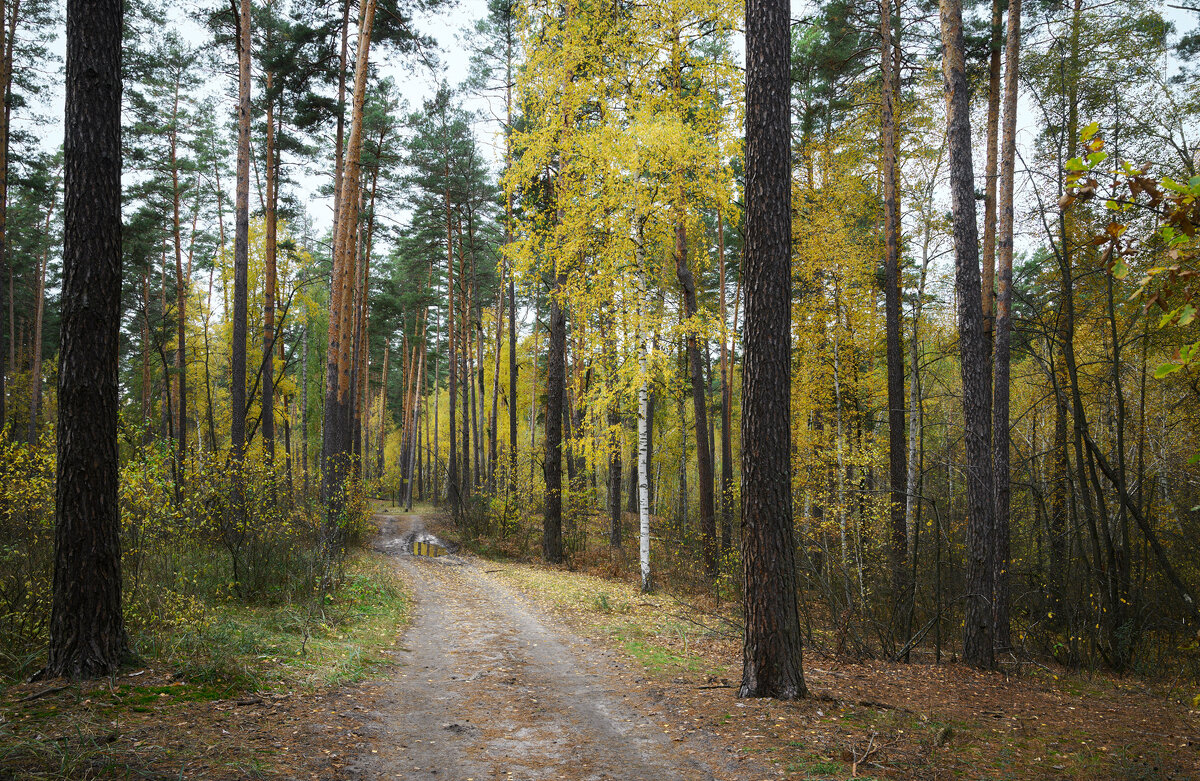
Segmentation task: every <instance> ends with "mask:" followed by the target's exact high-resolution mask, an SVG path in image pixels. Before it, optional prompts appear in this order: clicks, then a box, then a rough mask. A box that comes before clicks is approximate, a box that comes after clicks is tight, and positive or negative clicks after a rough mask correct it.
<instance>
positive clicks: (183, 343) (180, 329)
mask: <svg viewBox="0 0 1200 781" xmlns="http://www.w3.org/2000/svg"><path fill="white" fill-rule="evenodd" d="M178 119H179V84H178V83H176V84H175V93H174V104H173V106H172V109H171V152H170V155H171V161H170V165H171V212H172V214H171V227H172V230H171V234H172V236H171V237H172V241H173V244H174V249H175V394H176V400H175V410H176V412H177V416H176V420H175V439H176V456H175V459H176V464H175V498H176V501H178V500H179V491H180V488H181V487H182V486H183V482H184V459H185V457H186V455H187V294H188V279H187V277H186V275H185V274H184V273H183V228H182V226H181V224H180V217H179V211H180V208H179V201H180V193H179V157H178V145H179V133H178V130H177V128H178Z"/></svg>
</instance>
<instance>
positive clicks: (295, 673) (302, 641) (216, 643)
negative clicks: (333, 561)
mask: <svg viewBox="0 0 1200 781" xmlns="http://www.w3.org/2000/svg"><path fill="white" fill-rule="evenodd" d="M345 572H346V574H345V578H344V580H343V581H342V583H341V584H340V586H339V587H338V588H337V589H336V590H335V591H334V592H333V594H332V595H330V596H329V597H327V598H326V599H325V600H324V601H323V602H321V601H318V600H313V602H312V603H311V604H308V605H302V604H295V603H283V604H279V605H269V606H256V607H250V606H245V605H240V604H236V603H227V604H222V605H216V606H213V608H212V611H213V614H212V616H211V618H210V620H209V621H207V622H206V623H204V624H203V625H202V626H200V627H197V628H194V629H192V630H189V631H187V632H185V633H183V634H182V635H181V636H179V637H177V638H175V639H174V642H173V643H172V644H170V646H169V651H168V653H167V654H166V661H167V662H168V663H169V664H171V666H172V667H174V668H176V669H177V670H178V671H179V672H180V673H181V674H182V676H183V677H184V679H185V680H188V681H191V682H194V683H201V684H211V685H220V686H223V687H226V688H227V689H230V690H258V689H273V688H283V687H290V686H294V685H296V684H300V685H305V686H322V685H335V684H343V683H351V682H354V681H358V680H362V679H363V678H364V677H366V676H367V675H369V674H370V673H371V671H372V670H375V669H377V668H378V667H379V666H380V665H381V664H385V663H386V662H387V661H389V656H388V651H389V649H390V648H391V646H392V645H393V644H394V643H395V641H396V637H397V635H398V633H399V631H400V629H401V628H402V627H403V626H405V625H406V624H407V621H408V616H409V612H410V611H409V600H408V597H407V595H406V594H405V592H404V590H403V587H402V585H401V583H400V581H399V578H398V576H397V575H396V574H395V571H394V570H393V569H392V566H391V564H390V563H389V562H388V560H387V559H386V557H384V556H381V555H380V554H376V553H367V552H361V553H358V554H355V555H354V556H352V557H351V558H350V559H349V560H348V561H347V563H346V570H345Z"/></svg>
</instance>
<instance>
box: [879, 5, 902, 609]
mask: <svg viewBox="0 0 1200 781" xmlns="http://www.w3.org/2000/svg"><path fill="white" fill-rule="evenodd" d="M892 13H893V7H892V2H891V0H883V1H882V2H881V3H880V14H879V18H880V35H881V38H882V41H883V45H882V46H881V54H880V67H881V70H882V72H883V79H882V81H883V83H882V85H881V89H880V92H881V98H882V113H881V118H880V126H881V127H880V129H881V131H882V132H881V134H880V135H881V136H882V139H881V140H882V144H883V210H884V220H883V222H884V224H883V233H884V248H885V249H884V270H885V274H884V285H883V287H884V289H883V298H884V319H885V321H886V326H885V331H886V339H887V396H888V478H889V485H890V488H891V506H890V514H891V525H892V528H891V540H892V548H891V566H892V608H893V612H894V613H895V614H896V615H899V611H900V608H901V607H902V605H904V604H905V603H906V602H907V599H906V596H907V593H908V566H907V561H906V559H907V554H908V526H907V518H906V517H905V505H906V502H905V499H906V496H907V490H908V486H907V481H908V463H907V461H908V452H907V450H906V447H907V443H906V442H905V439H904V413H905V409H904V351H903V347H902V344H901V342H902V341H903V340H902V339H901V335H900V329H901V327H902V323H901V321H900V292H901V291H900V196H899V194H898V192H897V179H898V174H899V172H898V170H897V163H896V122H895V114H894V109H895V98H896V96H897V93H898V92H899V89H898V87H899V80H900V74H899V73H897V72H896V70H895V68H893V62H892V45H893V44H892Z"/></svg>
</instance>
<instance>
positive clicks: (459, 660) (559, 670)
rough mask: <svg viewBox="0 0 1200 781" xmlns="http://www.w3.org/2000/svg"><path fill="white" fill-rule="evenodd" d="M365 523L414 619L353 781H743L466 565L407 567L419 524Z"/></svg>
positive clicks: (620, 677)
mask: <svg viewBox="0 0 1200 781" xmlns="http://www.w3.org/2000/svg"><path fill="white" fill-rule="evenodd" d="M377 520H378V521H379V522H380V526H381V529H382V534H381V537H380V540H379V543H378V546H379V547H380V549H381V550H385V551H387V552H388V553H390V554H392V555H394V556H395V557H396V561H397V566H399V567H401V568H403V570H404V571H405V572H406V573H407V574H408V576H409V580H410V582H411V584H412V588H413V591H414V594H413V596H414V598H415V601H416V618H415V621H414V622H413V624H412V626H411V627H410V628H409V629H408V631H407V633H406V635H405V637H404V638H403V640H402V641H401V651H400V652H399V657H400V659H399V664H398V667H397V671H396V673H395V675H394V676H393V678H392V679H391V680H388V681H383V682H380V683H378V684H376V685H375V686H374V687H372V688H374V689H375V691H374V692H373V697H372V700H373V701H374V703H375V707H374V708H373V710H374V712H373V713H372V714H370V715H369V716H367V717H366V722H365V724H364V728H363V736H364V738H365V741H366V742H365V744H364V747H363V748H362V749H361V752H360V753H359V755H358V756H357V758H356V759H355V760H354V762H353V764H352V765H351V766H350V768H348V770H350V771H351V775H352V776H353V777H357V778H364V779H367V778H372V779H374V778H380V779H383V778H403V779H456V780H458V781H466V780H468V779H479V780H480V781H482V779H495V778H499V779H513V780H514V781H526V780H529V781H532V780H533V779H575V780H582V779H621V780H622V781H626V780H632V779H653V781H674V780H676V779H680V780H686V781H691V780H692V779H713V778H720V779H735V778H742V777H746V776H744V773H746V772H748V771H749V770H750V768H748V767H746V766H745V765H744V764H743V763H740V762H738V761H737V758H736V757H734V756H731V755H729V754H727V753H725V754H724V755H722V754H723V752H721V751H714V750H713V748H714V747H713V746H710V745H689V743H688V741H673V740H671V739H670V738H669V737H667V736H665V735H664V734H663V729H662V724H660V723H656V720H655V718H654V710H653V703H652V702H649V701H648V700H647V698H646V697H645V695H643V694H641V693H640V692H639V691H638V690H637V689H636V688H631V687H629V686H628V685H627V684H628V673H626V672H623V671H622V670H621V665H620V663H619V662H618V661H617V660H616V659H615V658H614V654H613V653H612V652H611V651H608V650H605V649H601V648H598V647H596V646H595V645H594V644H591V643H589V642H587V641H584V640H582V639H580V638H578V637H575V636H573V635H571V634H570V633H569V632H567V631H565V630H564V629H563V628H562V627H560V626H557V625H555V624H554V622H553V621H552V620H551V619H548V618H546V617H545V616H543V615H540V614H539V613H538V611H536V610H535V609H534V608H532V607H531V606H530V605H528V604H527V603H525V602H524V601H523V600H522V599H521V598H520V597H519V596H517V595H516V594H514V593H513V592H512V591H511V590H509V589H508V588H506V587H504V586H503V585H502V584H500V583H498V582H497V581H496V580H495V579H493V578H491V577H489V576H488V575H487V573H486V572H485V571H484V570H483V569H482V568H481V565H479V564H478V563H477V562H473V561H471V560H470V559H465V558H460V557H458V556H453V555H451V556H444V557H439V558H427V557H420V556H412V555H411V554H409V553H408V552H407V549H408V548H411V541H412V540H413V539H414V538H416V539H428V538H427V537H426V536H425V535H426V532H425V529H424V526H423V523H422V521H421V519H420V518H419V517H417V516H394V517H379V518H378V519H377ZM700 740H701V739H696V742H697V743H699V742H700ZM714 757H716V759H714ZM713 764H717V765H719V766H717V767H714V766H713ZM757 777H762V776H761V775H759V776H757Z"/></svg>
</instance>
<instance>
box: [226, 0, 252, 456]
mask: <svg viewBox="0 0 1200 781" xmlns="http://www.w3.org/2000/svg"><path fill="white" fill-rule="evenodd" d="M237 19H238V25H237V32H238V36H237V47H238V48H237V50H238V151H237V203H236V205H235V212H236V225H235V228H234V246H233V337H232V339H233V345H232V347H231V351H230V356H231V357H230V383H231V387H230V390H229V402H230V408H231V412H230V428H229V438H230V454H231V456H232V458H233V461H234V464H235V468H236V469H240V464H241V461H242V458H243V457H244V456H245V454H246V453H245V451H246V274H247V263H248V259H249V249H250V244H249V241H250V41H251V35H250V0H240V6H239V10H238V16H237ZM235 479H236V478H235Z"/></svg>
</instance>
